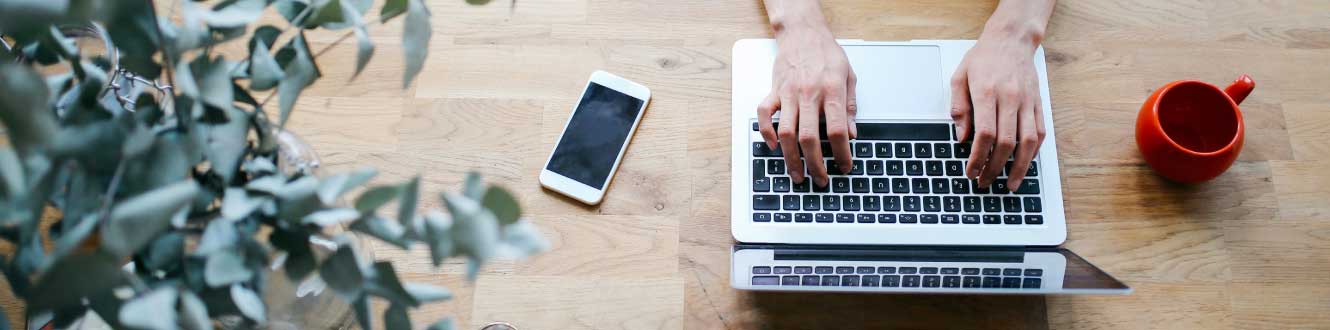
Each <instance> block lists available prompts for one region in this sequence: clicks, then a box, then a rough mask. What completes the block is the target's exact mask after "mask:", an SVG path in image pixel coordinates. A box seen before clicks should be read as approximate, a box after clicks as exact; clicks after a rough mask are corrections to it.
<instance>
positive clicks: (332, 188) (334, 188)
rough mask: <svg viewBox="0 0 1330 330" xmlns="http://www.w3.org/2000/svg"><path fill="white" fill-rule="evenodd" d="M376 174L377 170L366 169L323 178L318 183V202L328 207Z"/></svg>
mask: <svg viewBox="0 0 1330 330" xmlns="http://www.w3.org/2000/svg"><path fill="white" fill-rule="evenodd" d="M378 173H379V171H378V170H375V169H374V168H370V167H367V168H362V169H359V170H355V171H353V172H350V173H343V174H339V175H335V176H332V177H328V178H325V179H323V181H322V182H319V192H318V194H319V201H321V202H323V203H324V204H328V205H331V204H333V203H336V202H337V197H339V196H341V195H342V194H343V193H346V192H347V191H349V190H351V189H355V188H356V187H359V186H360V185H362V184H365V182H369V180H370V179H372V178H374V176H375V175H378Z"/></svg>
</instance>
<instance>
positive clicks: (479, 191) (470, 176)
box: [462, 172, 485, 200]
mask: <svg viewBox="0 0 1330 330" xmlns="http://www.w3.org/2000/svg"><path fill="white" fill-rule="evenodd" d="M462 196H466V198H470V199H474V200H481V199H482V198H484V196H485V184H484V183H482V182H481V181H480V173H476V172H467V173H466V181H465V182H463V183H462Z"/></svg>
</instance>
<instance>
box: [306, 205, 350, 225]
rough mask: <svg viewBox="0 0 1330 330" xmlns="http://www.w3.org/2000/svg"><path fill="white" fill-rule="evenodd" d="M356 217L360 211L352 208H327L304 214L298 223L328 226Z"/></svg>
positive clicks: (346, 221)
mask: <svg viewBox="0 0 1330 330" xmlns="http://www.w3.org/2000/svg"><path fill="white" fill-rule="evenodd" d="M357 218H360V212H359V211H356V210H355V209H352V208H339V209H327V210H322V211H318V212H314V213H310V214H309V215H306V216H305V217H304V218H303V219H301V220H300V223H303V224H312V225H315V226H319V227H328V226H334V225H340V224H343V223H348V222H351V221H355V220H356V219H357Z"/></svg>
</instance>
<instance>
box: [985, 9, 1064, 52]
mask: <svg viewBox="0 0 1330 330" xmlns="http://www.w3.org/2000/svg"><path fill="white" fill-rule="evenodd" d="M1056 2H1057V1H1056V0H1005V1H1002V2H1001V3H999V4H998V7H997V10H994V11H993V16H991V17H989V18H988V23H986V24H985V25H984V32H983V35H981V36H980V37H979V38H980V39H990V40H992V39H1003V40H1006V41H1016V42H1019V43H1020V44H1023V45H1027V46H1030V47H1031V50H1033V49H1034V48H1035V47H1039V44H1040V43H1042V42H1043V41H1044V33H1045V30H1046V29H1047V28H1048V19H1049V17H1050V16H1052V15H1053V5H1054V4H1055V3H1056Z"/></svg>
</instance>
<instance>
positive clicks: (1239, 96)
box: [1136, 74, 1256, 183]
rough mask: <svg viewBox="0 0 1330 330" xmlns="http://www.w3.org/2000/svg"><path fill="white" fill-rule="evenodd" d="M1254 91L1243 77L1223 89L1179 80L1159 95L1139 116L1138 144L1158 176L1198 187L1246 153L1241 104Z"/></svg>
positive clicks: (1156, 92)
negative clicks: (1244, 151)
mask: <svg viewBox="0 0 1330 330" xmlns="http://www.w3.org/2000/svg"><path fill="white" fill-rule="evenodd" d="M1255 88H1256V82H1255V81H1252V79H1251V77H1249V76H1247V75H1245V74H1244V75H1242V76H1240V77H1238V79H1237V80H1235V81H1233V84H1231V85H1229V86H1228V87H1226V88H1224V89H1223V90H1220V89H1219V87H1216V86H1215V85H1211V84H1208V83H1205V82H1201V81H1196V80H1179V81H1174V82H1171V83H1168V84H1167V85H1164V87H1162V88H1159V90H1156V91H1155V92H1154V94H1151V95H1150V98H1149V99H1147V100H1146V101H1145V104H1143V105H1141V112H1140V113H1139V114H1138V115H1137V117H1136V145H1137V147H1139V148H1140V150H1141V155H1143V156H1144V157H1145V162H1146V163H1149V164H1150V167H1151V168H1153V169H1154V170H1155V172H1156V173H1159V175H1160V176H1163V177H1164V178H1167V179H1169V180H1173V181H1176V182H1181V183H1199V182H1205V181H1208V180H1210V179H1214V178H1215V177H1217V176H1219V175H1220V174H1223V173H1224V171H1225V170H1228V168H1229V166H1231V165H1233V161H1234V160H1236V159H1237V158H1238V153H1239V152H1241V151H1242V143H1243V136H1244V134H1243V133H1244V128H1243V123H1242V111H1241V109H1239V108H1238V105H1239V104H1242V101H1243V99H1246V98H1247V95H1248V94H1251V92H1252V89H1255Z"/></svg>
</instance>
